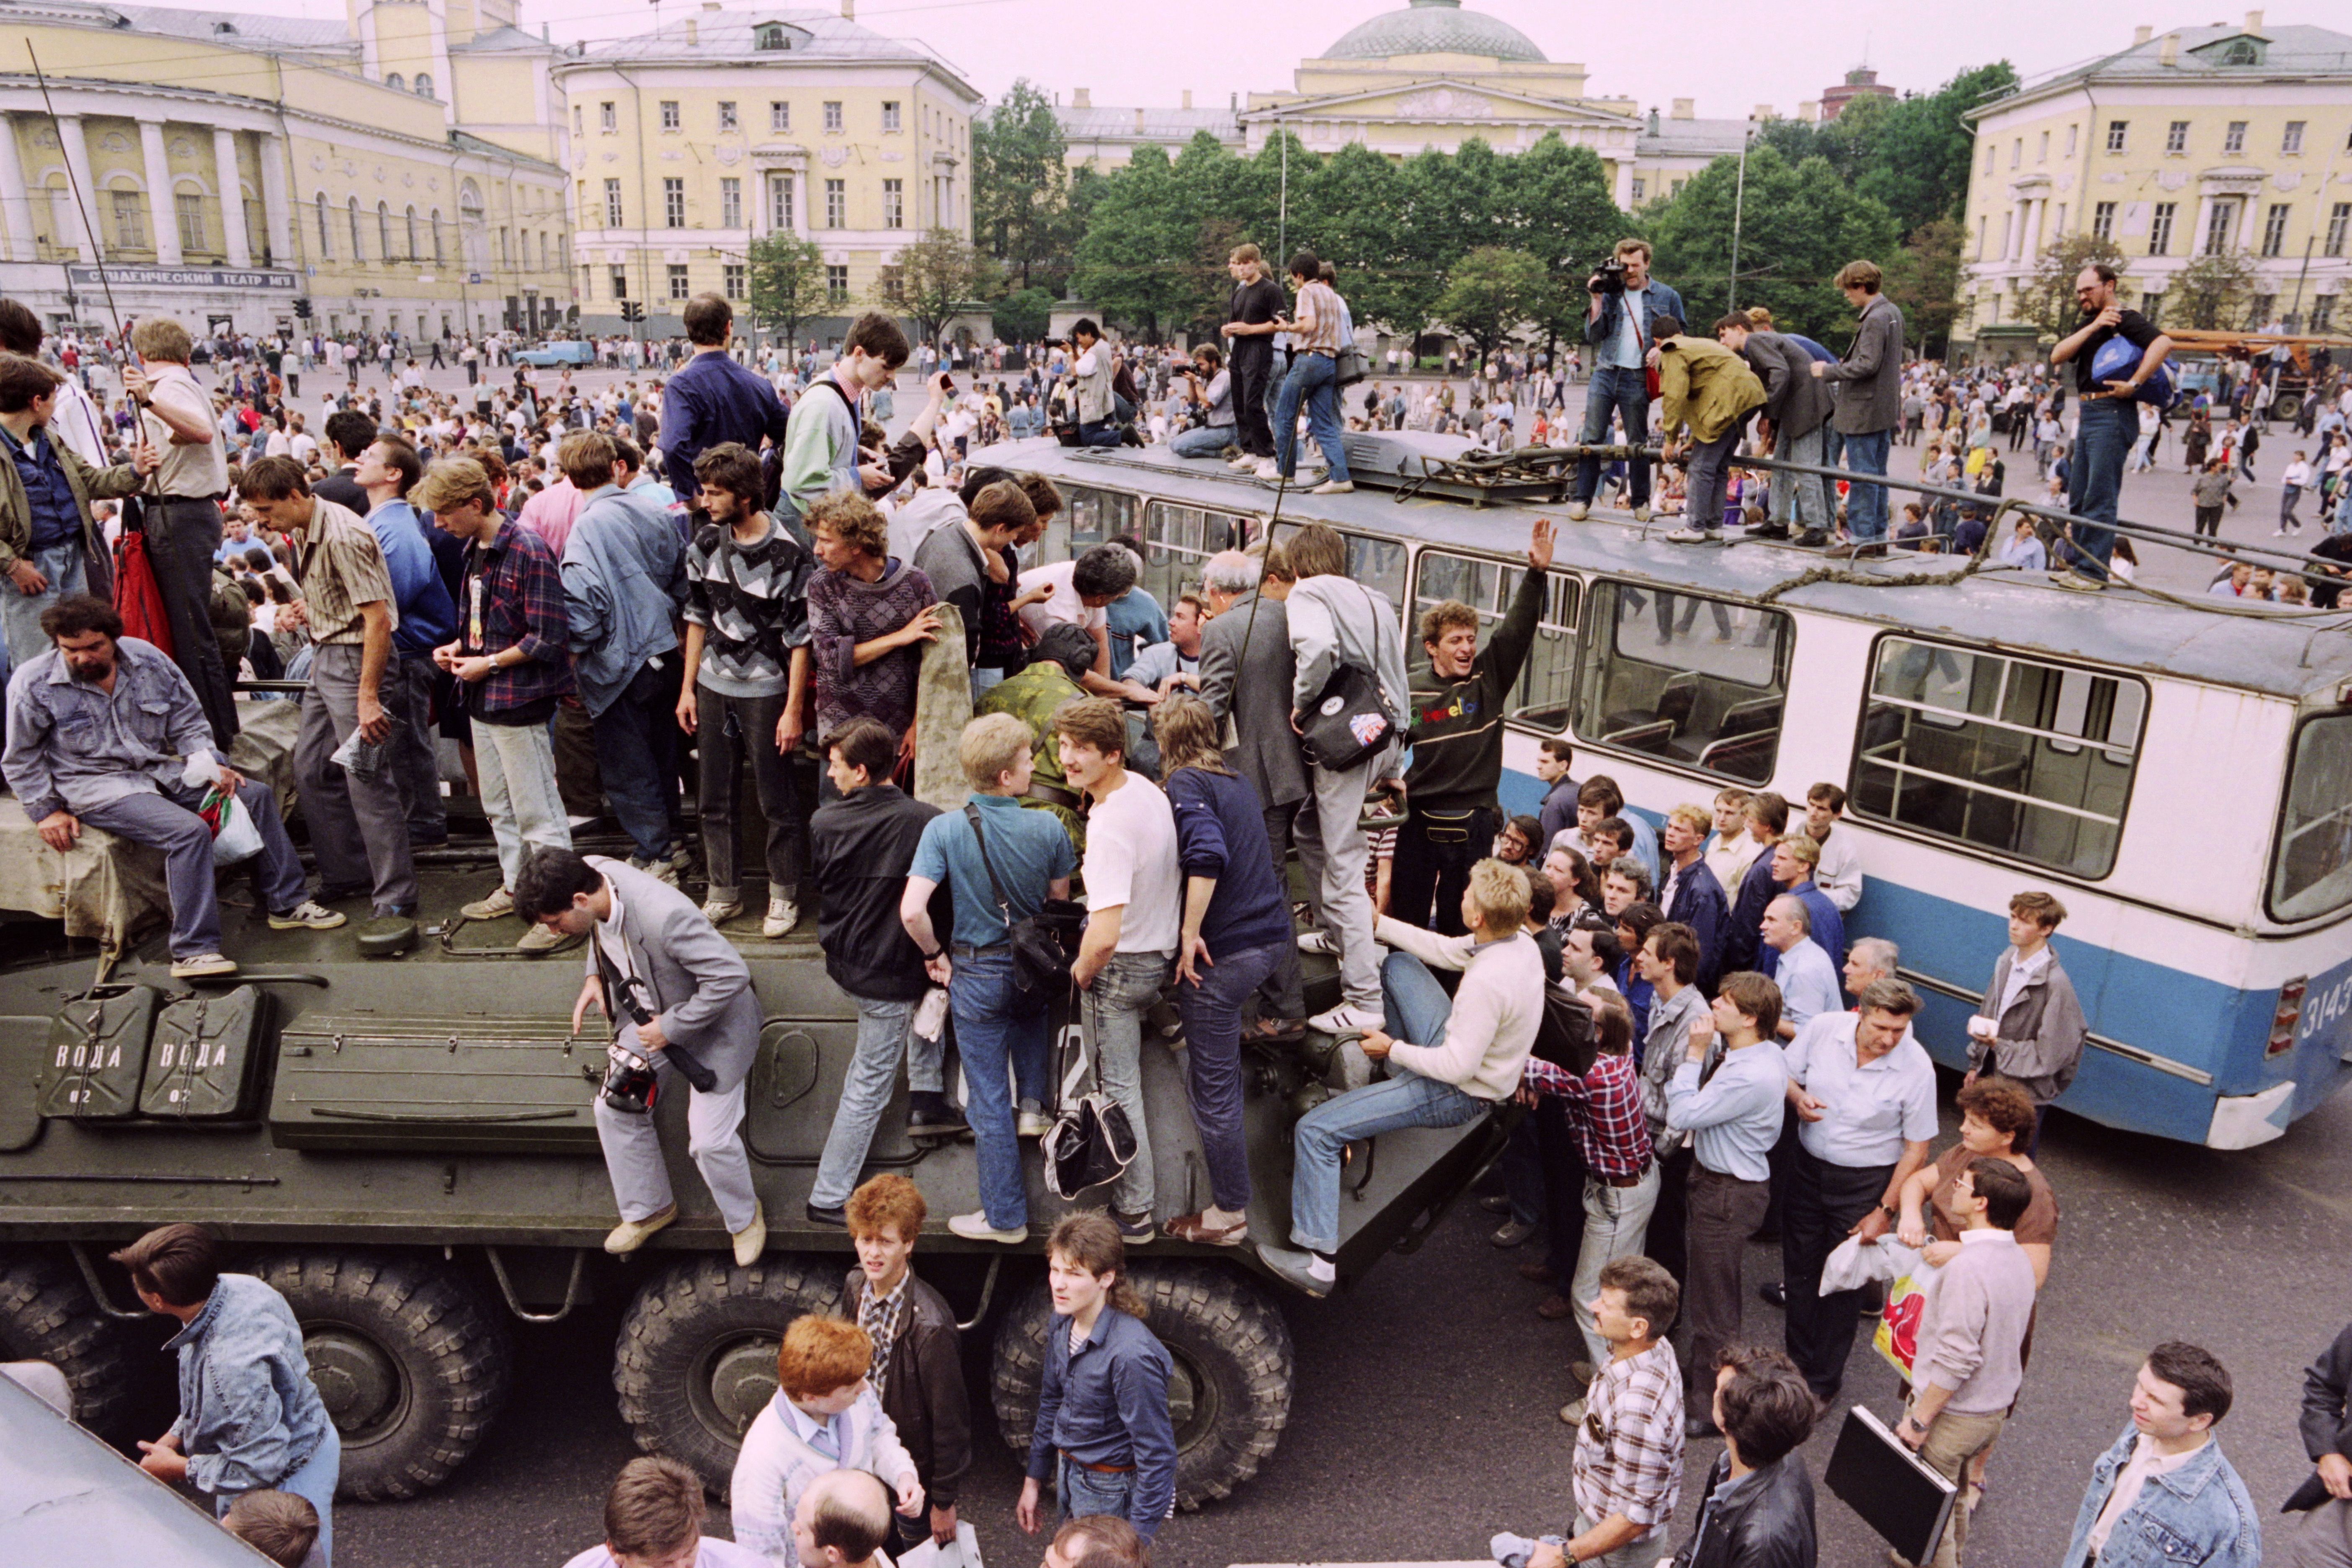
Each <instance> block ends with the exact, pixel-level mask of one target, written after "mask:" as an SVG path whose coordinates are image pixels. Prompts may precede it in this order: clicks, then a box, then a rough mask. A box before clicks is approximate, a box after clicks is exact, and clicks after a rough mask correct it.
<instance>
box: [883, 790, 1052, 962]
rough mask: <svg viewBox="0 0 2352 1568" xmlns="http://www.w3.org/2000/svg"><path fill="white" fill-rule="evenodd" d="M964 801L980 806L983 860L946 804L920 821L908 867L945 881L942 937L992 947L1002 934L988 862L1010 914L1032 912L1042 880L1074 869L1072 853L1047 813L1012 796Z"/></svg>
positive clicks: (1018, 916)
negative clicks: (946, 931)
mask: <svg viewBox="0 0 2352 1568" xmlns="http://www.w3.org/2000/svg"><path fill="white" fill-rule="evenodd" d="M971 803H972V804H973V805H977V806H979V807H980V815H981V821H982V829H983V830H984V831H985V832H986V833H987V835H988V866H983V865H982V864H981V859H980V847H979V844H978V842H977V841H976V840H975V839H974V838H973V837H972V832H971V823H970V822H969V821H968V820H966V819H965V816H964V814H963V813H962V812H961V811H949V812H942V813H940V815H939V816H935V817H933V818H931V820H930V821H929V822H928V823H926V824H925V825H924V826H923V837H922V838H921V839H920V840H919V842H918V843H917V844H916V846H915V863H914V865H913V866H912V867H910V868H908V875H910V876H914V877H919V878H921V879H923V880H925V881H927V882H943V883H945V884H946V885H947V888H948V890H949V892H950V894H951V895H952V896H953V898H954V900H955V931H954V932H953V934H952V935H951V936H950V937H949V938H948V939H947V940H949V941H951V942H965V943H969V944H970V945H971V946H973V947H992V946H994V945H995V944H997V943H998V942H1004V941H1006V940H1008V938H1007V936H1006V928H1005V918H1004V911H1003V910H1001V909H999V908H998V907H997V902H996V895H995V893H994V892H993V891H992V890H991V889H990V887H989V883H988V867H989V866H992V867H994V868H996V879H997V880H998V881H999V882H1001V883H1002V884H1003V887H1004V901H1005V904H1006V905H1008V906H1009V907H1010V908H1011V910H1012V914H1013V919H1014V920H1016V921H1017V920H1022V919H1025V918H1026V917H1028V916H1030V915H1033V914H1034V913H1036V912H1037V906H1038V905H1039V904H1041V903H1043V902H1044V901H1045V895H1046V891H1047V884H1048V883H1051V882H1054V881H1055V880H1057V879H1061V878H1064V877H1067V876H1070V875H1072V874H1073V873H1075V872H1076V870H1077V868H1078V857H1077V851H1076V850H1075V849H1073V848H1071V847H1070V836H1069V835H1068V834H1067V833H1065V832H1064V831H1063V830H1062V825H1061V823H1060V822H1059V821H1057V820H1056V819H1055V816H1054V815H1053V814H1052V813H1051V812H1045V811H1029V810H1025V809H1024V808H1023V806H1022V805H1021V803H1020V802H1019V801H1018V800H1015V799H1013V798H1012V797H1010V796H1007V795H973V796H972V797H971Z"/></svg>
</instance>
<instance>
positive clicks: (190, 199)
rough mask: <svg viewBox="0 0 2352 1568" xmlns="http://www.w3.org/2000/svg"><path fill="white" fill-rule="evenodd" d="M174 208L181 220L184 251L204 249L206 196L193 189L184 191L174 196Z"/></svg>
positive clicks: (181, 239) (181, 243) (181, 238)
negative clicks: (197, 193)
mask: <svg viewBox="0 0 2352 1568" xmlns="http://www.w3.org/2000/svg"><path fill="white" fill-rule="evenodd" d="M172 210H173V213H174V214H175V215H176V216H178V218H179V222H180V249H181V250H182V252H184V253H185V252H192V251H198V250H203V249H205V248H206V247H205V198H204V197H203V196H201V195H196V194H195V193H194V192H192V191H182V192H181V193H180V194H179V195H175V196H173V198H172Z"/></svg>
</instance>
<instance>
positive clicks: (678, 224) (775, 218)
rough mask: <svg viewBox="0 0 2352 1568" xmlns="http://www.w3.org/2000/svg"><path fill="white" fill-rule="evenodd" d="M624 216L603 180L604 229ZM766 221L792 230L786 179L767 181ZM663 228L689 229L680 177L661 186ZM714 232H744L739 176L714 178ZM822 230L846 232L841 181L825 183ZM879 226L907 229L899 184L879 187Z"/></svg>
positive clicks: (613, 188)
mask: <svg viewBox="0 0 2352 1568" xmlns="http://www.w3.org/2000/svg"><path fill="white" fill-rule="evenodd" d="M623 210H624V209H623V203H622V197H621V182H620V181H619V180H617V179H608V180H606V181H605V182H604V226H605V227H606V228H625V227H626V226H627V224H626V222H625V218H624V216H623ZM768 221H769V224H770V226H772V227H773V228H775V229H778V230H781V231H786V232H789V231H790V230H791V229H792V228H793V182H792V177H791V176H790V175H788V174H778V175H774V176H772V177H771V178H770V180H769V182H768ZM662 226H663V227H664V228H686V227H688V226H689V225H688V222H687V216H686V181H685V179H684V178H683V177H682V176H673V177H668V178H665V179H664V180H663V181H662ZM742 226H743V181H742V179H741V177H740V176H739V175H734V174H722V175H720V176H719V227H720V228H741V227H742ZM824 226H825V227H826V228H847V227H848V226H849V182H848V181H846V180H827V181H825V182H824ZM882 226H883V227H884V228H904V227H906V226H907V182H906V181H904V180H885V181H883V182H882Z"/></svg>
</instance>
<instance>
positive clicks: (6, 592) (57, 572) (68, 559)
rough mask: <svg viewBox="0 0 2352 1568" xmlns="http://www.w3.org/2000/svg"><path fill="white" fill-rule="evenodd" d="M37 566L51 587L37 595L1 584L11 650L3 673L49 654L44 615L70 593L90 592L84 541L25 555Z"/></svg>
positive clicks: (3, 624) (0, 619)
mask: <svg viewBox="0 0 2352 1568" xmlns="http://www.w3.org/2000/svg"><path fill="white" fill-rule="evenodd" d="M21 553H22V554H23V555H24V557H25V559H26V560H28V561H30V562H31V563H33V570H34V571H36V572H38V573H39V574H41V575H42V576H43V577H45V578H47V580H48V584H49V585H48V586H47V587H46V588H44V589H42V590H41V591H40V592H39V593H37V594H21V593H18V592H17V591H16V584H14V583H9V582H0V628H5V637H6V638H7V643H8V651H7V657H6V658H5V660H0V672H5V669H8V668H16V667H19V666H23V665H26V664H29V663H31V662H32V661H33V660H34V659H37V658H40V657H41V655H43V654H45V653H47V652H48V651H49V639H48V637H47V634H46V633H44V632H43V631H42V630H41V612H42V611H43V610H46V609H47V608H48V607H49V606H50V605H54V604H56V603H57V602H58V600H59V599H61V598H63V597H64V596H65V595H68V594H84V593H88V592H89V571H88V568H87V566H86V565H85V564H84V563H83V561H82V554H81V541H80V540H79V539H68V540H66V541H65V542H62V543H58V544H45V545H43V546H42V547H41V548H40V549H38V550H27V551H24V552H21Z"/></svg>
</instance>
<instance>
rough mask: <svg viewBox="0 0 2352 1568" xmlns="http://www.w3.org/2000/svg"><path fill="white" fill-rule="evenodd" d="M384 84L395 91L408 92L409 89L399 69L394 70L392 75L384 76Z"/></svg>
mask: <svg viewBox="0 0 2352 1568" xmlns="http://www.w3.org/2000/svg"><path fill="white" fill-rule="evenodd" d="M383 85H384V86H386V87H388V88H390V89H392V90H393V91H394V92H406V91H407V90H408V83H407V81H406V80H405V79H404V78H403V77H402V76H401V74H400V73H399V72H398V71H394V72H393V73H392V74H391V75H390V76H388V77H386V78H384V79H383Z"/></svg>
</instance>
